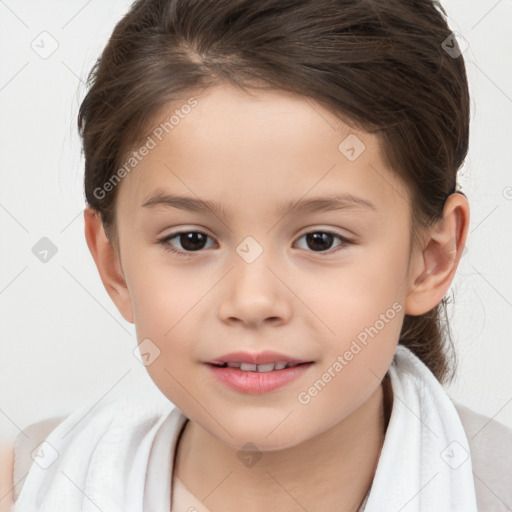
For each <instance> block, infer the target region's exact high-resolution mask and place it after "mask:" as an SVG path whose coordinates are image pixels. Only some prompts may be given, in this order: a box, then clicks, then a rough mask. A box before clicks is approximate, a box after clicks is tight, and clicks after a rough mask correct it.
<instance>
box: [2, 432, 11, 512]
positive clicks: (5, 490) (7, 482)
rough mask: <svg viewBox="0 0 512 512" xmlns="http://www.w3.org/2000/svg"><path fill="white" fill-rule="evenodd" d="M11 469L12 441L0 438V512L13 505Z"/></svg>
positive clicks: (8, 509)
mask: <svg viewBox="0 0 512 512" xmlns="http://www.w3.org/2000/svg"><path fill="white" fill-rule="evenodd" d="M13 471H14V442H13V441H7V440H5V439H0V512H9V511H10V510H11V508H12V506H13V505H14V493H13Z"/></svg>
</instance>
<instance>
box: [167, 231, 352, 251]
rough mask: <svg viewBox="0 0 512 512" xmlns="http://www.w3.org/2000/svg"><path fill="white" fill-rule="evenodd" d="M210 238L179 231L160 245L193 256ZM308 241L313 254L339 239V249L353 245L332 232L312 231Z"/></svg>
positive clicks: (326, 248)
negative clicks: (177, 242) (176, 244)
mask: <svg viewBox="0 0 512 512" xmlns="http://www.w3.org/2000/svg"><path fill="white" fill-rule="evenodd" d="M208 238H210V237H209V236H208V235H207V234H206V233H203V232H201V231H177V232H175V233H171V234H169V235H167V236H166V237H165V238H162V239H160V240H158V243H159V244H161V245H162V246H163V248H164V249H165V250H166V251H169V252H172V253H174V254H177V255H178V256H185V257H187V256H191V255H192V253H194V252H200V251H201V249H204V248H205V243H206V240H207V239H208ZM302 238H305V239H306V244H307V246H309V247H310V248H313V252H326V251H327V250H329V249H330V248H331V246H332V243H333V241H334V240H335V239H336V238H337V239H338V240H339V241H340V243H339V244H338V246H337V247H344V246H345V245H348V244H351V243H353V242H352V241H351V240H348V239H347V238H345V237H343V236H341V235H338V234H336V233H332V232H330V231H310V232H309V233H306V234H304V235H302V236H301V237H300V238H299V240H301V239H302ZM174 239H177V240H178V241H179V243H180V244H181V246H182V249H177V248H176V247H174V246H173V245H172V244H171V240H174ZM338 250H340V249H336V250H334V251H330V252H329V254H332V253H333V252H337V251H338Z"/></svg>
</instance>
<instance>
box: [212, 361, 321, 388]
mask: <svg viewBox="0 0 512 512" xmlns="http://www.w3.org/2000/svg"><path fill="white" fill-rule="evenodd" d="M205 365H206V366H207V367H208V368H209V369H210V372H211V374H212V375H213V377H214V378H215V379H216V380H217V381H218V382H220V383H221V384H223V386H226V387H228V388H229V389H231V390H234V391H236V392H238V393H243V394H247V395H262V394H264V393H270V392H272V391H275V390H278V389H280V388H282V387H284V386H286V385H287V384H290V383H292V382H293V381H295V380H297V379H299V378H300V377H303V376H304V375H305V374H306V373H307V372H308V371H309V369H310V368H311V367H312V366H313V365H314V362H313V361H309V362H306V361H304V362H300V363H288V362H284V361H282V362H276V363H266V364H252V363H238V362H233V361H230V362H225V363H220V362H219V363H205Z"/></svg>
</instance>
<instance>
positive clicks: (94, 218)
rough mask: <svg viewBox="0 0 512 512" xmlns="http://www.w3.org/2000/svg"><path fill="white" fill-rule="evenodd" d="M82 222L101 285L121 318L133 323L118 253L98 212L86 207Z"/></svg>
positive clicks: (128, 295)
mask: <svg viewBox="0 0 512 512" xmlns="http://www.w3.org/2000/svg"><path fill="white" fill-rule="evenodd" d="M84 223H85V239H86V241H87V246H88V247H89V251H90V252H91V255H92V257H93V259H94V262H95V263H96V267H97V269H98V272H99V274H100V277H101V281H102V282H103V286H104V287H105V289H106V290H107V293H108V294H109V296H110V298H111V299H112V300H113V301H114V303H115V305H116V307H117V309H118V310H119V312H120V313H121V315H123V318H124V319H125V320H126V321H127V322H130V323H134V320H133V310H132V304H131V298H130V293H129V290H128V286H127V284H126V280H125V277H124V275H123V270H122V267H121V262H120V259H119V255H118V254H117V252H116V250H115V248H114V246H113V245H112V243H111V242H110V240H109V239H108V238H107V236H106V234H105V230H104V228H103V224H102V222H101V217H100V215H99V213H98V212H96V211H95V210H93V209H92V208H90V207H88V208H86V209H85V210H84Z"/></svg>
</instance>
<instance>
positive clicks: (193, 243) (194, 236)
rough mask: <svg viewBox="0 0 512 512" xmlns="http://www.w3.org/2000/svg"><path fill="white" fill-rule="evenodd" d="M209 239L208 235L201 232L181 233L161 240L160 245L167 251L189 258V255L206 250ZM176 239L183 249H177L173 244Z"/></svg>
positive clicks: (172, 234)
mask: <svg viewBox="0 0 512 512" xmlns="http://www.w3.org/2000/svg"><path fill="white" fill-rule="evenodd" d="M208 238H209V237H208V235H206V234H205V233H202V232H201V231H179V232H177V233H171V234H170V235H168V236H166V237H165V238H162V239H161V240H159V243H161V244H162V245H163V247H164V249H166V250H167V251H170V252H174V253H177V254H180V255H184V256H188V254H187V253H192V252H198V251H201V249H204V248H205V244H206V241H207V240H208ZM174 239H177V241H178V243H179V244H180V245H181V248H176V247H175V246H174V245H173V244H171V240H174Z"/></svg>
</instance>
